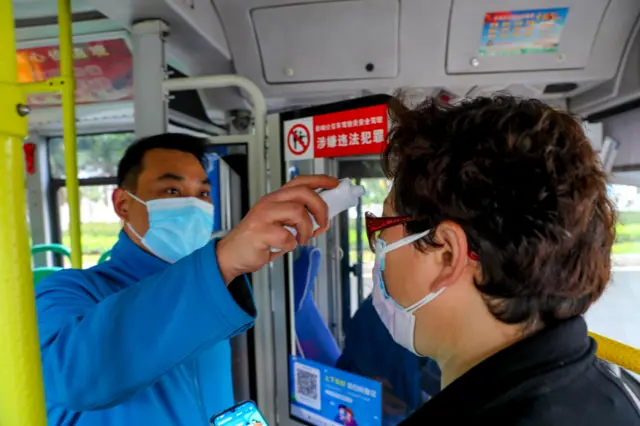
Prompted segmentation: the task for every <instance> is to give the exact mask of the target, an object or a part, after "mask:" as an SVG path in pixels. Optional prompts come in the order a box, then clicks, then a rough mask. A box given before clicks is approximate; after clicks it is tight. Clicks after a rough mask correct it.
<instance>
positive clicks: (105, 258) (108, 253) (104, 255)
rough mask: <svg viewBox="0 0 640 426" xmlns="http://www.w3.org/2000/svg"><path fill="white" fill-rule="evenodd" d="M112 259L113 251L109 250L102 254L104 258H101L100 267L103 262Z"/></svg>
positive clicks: (99, 260)
mask: <svg viewBox="0 0 640 426" xmlns="http://www.w3.org/2000/svg"><path fill="white" fill-rule="evenodd" d="M110 257H111V250H107V251H105V252H104V253H102V256H100V259H98V265H99V264H101V263H102V262H106V261H107V260H109V258H110Z"/></svg>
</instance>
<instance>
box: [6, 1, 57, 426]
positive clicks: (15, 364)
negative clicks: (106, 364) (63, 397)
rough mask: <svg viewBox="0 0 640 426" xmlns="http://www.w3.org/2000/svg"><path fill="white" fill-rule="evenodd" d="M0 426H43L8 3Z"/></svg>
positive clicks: (22, 133)
mask: <svg viewBox="0 0 640 426" xmlns="http://www.w3.org/2000/svg"><path fill="white" fill-rule="evenodd" d="M0 28H1V29H2V30H1V31H0V93H2V96H0V176H2V179H0V193H1V194H2V202H1V203H0V342H2V355H0V425H2V426H44V425H46V422H47V420H46V411H45V404H44V390H43V387H42V371H41V363H40V349H39V348H40V346H39V343H38V329H37V325H36V309H35V298H34V291H33V277H32V274H31V263H30V255H29V234H28V233H27V219H26V217H27V212H26V205H27V200H26V191H25V175H24V157H23V154H22V142H23V140H24V138H25V137H26V136H27V120H26V118H25V117H24V115H25V113H26V112H27V111H26V110H20V109H19V107H20V106H21V107H24V104H25V103H26V100H25V95H24V93H23V92H22V89H21V88H20V86H19V85H18V72H17V63H16V44H15V34H14V23H13V6H12V0H0Z"/></svg>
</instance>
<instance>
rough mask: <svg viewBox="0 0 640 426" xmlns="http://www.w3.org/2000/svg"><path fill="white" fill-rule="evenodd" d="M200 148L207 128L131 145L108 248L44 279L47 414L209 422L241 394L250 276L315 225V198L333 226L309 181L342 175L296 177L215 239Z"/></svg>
mask: <svg viewBox="0 0 640 426" xmlns="http://www.w3.org/2000/svg"><path fill="white" fill-rule="evenodd" d="M204 155H205V142H204V141H203V140H200V139H197V138H194V137H191V136H187V135H180V134H163V135H158V136H154V137H150V138H146V139H142V140H140V141H138V142H136V143H135V144H133V145H131V146H130V147H129V149H128V150H127V151H126V153H125V155H124V157H123V158H122V160H121V162H120V164H119V167H118V189H117V190H116V191H115V192H114V195H113V202H114V203H113V204H114V207H115V210H116V213H117V214H118V216H119V217H120V218H121V219H122V221H123V223H124V227H123V230H122V232H121V233H120V237H119V240H118V242H117V244H116V245H115V246H114V248H113V250H112V254H111V260H110V261H108V262H105V263H103V264H101V265H98V266H95V267H93V268H91V269H88V270H64V271H61V272H59V273H56V274H54V275H52V276H50V277H49V278H47V279H45V280H43V281H42V282H40V284H38V287H37V288H36V297H37V300H36V302H37V311H38V325H39V332H40V346H41V350H42V362H43V371H44V381H45V390H46V400H47V413H48V420H49V424H50V425H77V426H84V425H87V426H88V425H91V426H97V425H103V426H110V425H114V426H115V425H118V426H121V425H154V426H174V425H184V426H194V425H200V426H205V425H207V424H208V421H209V418H210V417H211V416H212V415H214V414H215V413H217V412H219V411H221V410H223V409H225V408H227V407H228V406H230V405H232V404H233V402H234V401H233V396H232V395H233V392H232V384H231V373H230V372H231V360H230V348H229V342H228V340H229V338H231V337H233V336H234V335H237V334H239V333H242V332H244V331H245V330H247V329H248V328H249V327H251V326H252V325H253V321H254V319H255V317H256V315H257V312H256V308H255V306H254V304H253V299H252V296H251V290H250V288H249V286H248V284H247V283H246V281H245V279H244V278H243V277H242V276H243V274H246V273H250V272H254V271H257V270H258V269H260V268H262V267H263V266H264V265H266V264H267V263H268V262H269V261H270V260H272V259H273V258H274V257H276V256H280V255H281V254H282V253H284V252H286V251H289V250H292V249H293V248H295V246H296V244H297V243H301V244H305V243H306V242H307V241H308V240H309V238H311V237H312V235H313V233H312V223H311V220H310V219H309V215H308V213H307V209H308V211H310V212H311V213H312V214H313V215H314V217H315V218H316V220H317V222H318V223H319V224H321V226H322V227H321V229H319V230H318V231H316V234H318V233H320V232H323V231H325V230H326V227H327V226H328V220H327V206H326V204H325V203H324V201H322V199H321V198H320V197H319V196H318V195H317V194H316V193H315V192H314V190H315V189H318V188H332V187H334V186H336V185H337V183H338V182H337V180H336V179H334V178H330V177H327V176H306V177H301V178H298V179H296V180H295V181H292V182H291V183H290V184H289V185H287V186H285V187H283V188H282V189H280V190H278V191H275V192H274V193H271V194H269V195H267V196H265V197H263V198H262V199H261V200H260V201H259V202H258V203H257V204H256V205H255V206H253V208H252V210H251V211H250V212H249V213H248V214H247V216H246V217H245V218H244V219H243V221H242V222H241V223H240V224H239V225H238V227H236V228H235V229H233V230H232V231H231V232H230V233H229V235H228V236H227V237H225V238H224V239H223V240H220V241H219V242H218V241H211V231H212V224H213V223H212V222H213V206H212V205H211V199H210V196H209V190H210V185H209V182H208V181H207V176H206V173H205V168H204V167H203V165H204V162H205V156H204ZM283 225H290V226H294V227H295V228H296V229H297V230H298V232H297V241H296V238H294V237H293V236H292V234H291V233H289V232H288V231H287V230H285V229H284V228H283ZM270 247H275V248H279V249H281V250H282V251H281V252H279V253H275V254H274V253H271V252H270V250H269V248H270Z"/></svg>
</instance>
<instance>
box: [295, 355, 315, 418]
mask: <svg viewBox="0 0 640 426" xmlns="http://www.w3.org/2000/svg"><path fill="white" fill-rule="evenodd" d="M293 371H294V376H293V377H294V379H293V382H294V386H295V397H296V401H298V402H299V403H301V404H304V405H306V406H308V407H311V408H314V409H316V410H320V408H321V405H322V402H321V398H320V370H318V369H317V368H313V367H309V366H308V365H304V364H300V363H297V362H296V363H295V364H294V365H293Z"/></svg>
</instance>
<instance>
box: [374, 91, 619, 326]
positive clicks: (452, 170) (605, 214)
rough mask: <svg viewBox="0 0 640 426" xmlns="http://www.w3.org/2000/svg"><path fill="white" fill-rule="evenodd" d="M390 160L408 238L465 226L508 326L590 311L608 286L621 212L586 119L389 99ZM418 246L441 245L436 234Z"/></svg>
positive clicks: (523, 102) (537, 107) (489, 297)
mask: <svg viewBox="0 0 640 426" xmlns="http://www.w3.org/2000/svg"><path fill="white" fill-rule="evenodd" d="M389 109H390V115H391V118H392V123H393V126H392V129H391V131H390V134H389V145H388V147H387V148H386V150H385V152H384V154H383V167H384V169H385V173H386V174H387V176H388V177H389V178H390V179H392V180H393V191H394V192H393V194H394V197H393V205H394V207H395V210H396V212H397V213H398V214H399V215H403V216H404V215H406V216H410V217H411V218H413V219H414V221H412V222H409V223H407V224H406V225H405V227H406V229H407V232H409V233H410V234H414V233H418V232H421V231H424V230H426V229H435V228H436V227H437V226H438V224H440V223H442V222H443V221H446V220H450V221H453V222H455V223H457V224H459V225H460V226H461V227H462V229H463V230H464V231H465V233H466V235H467V239H468V241H469V245H470V247H471V249H472V250H474V251H475V252H477V254H478V256H479V261H480V264H481V267H482V279H481V280H478V281H476V283H475V284H476V287H477V288H478V290H479V291H480V292H481V293H482V294H483V297H484V299H485V302H486V303H487V306H488V308H489V310H490V311H491V313H492V314H493V315H494V316H495V317H496V318H497V319H498V320H500V321H502V322H504V323H508V324H520V323H524V324H527V325H534V324H538V323H540V322H542V325H549V324H551V323H554V322H557V321H560V320H563V319H567V318H571V317H574V316H577V315H581V314H583V313H584V312H586V310H587V309H588V308H589V306H591V304H592V303H593V302H595V301H596V300H597V299H598V298H599V297H600V296H601V295H602V293H603V291H604V289H605V287H606V285H607V283H608V282H609V275H610V266H611V247H612V245H613V242H614V239H615V223H616V217H615V210H614V206H613V204H612V202H611V200H610V199H609V198H608V196H607V182H606V175H605V172H604V171H603V169H602V167H601V165H600V163H599V161H598V160H597V156H596V154H595V152H594V150H593V149H592V147H591V144H590V143H589V140H588V139H587V138H586V136H585V134H584V131H583V128H582V126H581V125H580V122H579V121H578V120H577V119H576V118H574V117H573V116H571V115H570V114H568V113H566V112H563V111H558V110H555V109H553V108H552V107H550V106H548V105H546V104H544V103H542V102H540V101H538V100H533V99H518V98H514V97H510V96H495V97H490V98H489V97H482V98H476V99H472V100H464V101H462V102H460V103H457V104H455V105H453V106H444V105H441V104H438V103H437V102H435V101H434V100H432V99H427V100H426V101H424V102H423V103H421V104H420V105H418V106H417V107H416V108H413V109H411V108H408V107H407V106H406V105H405V104H404V103H403V102H402V100H401V99H400V98H399V97H396V98H392V100H391V101H390V104H389ZM416 244H417V246H418V248H419V249H420V250H426V249H428V248H429V246H431V247H435V246H438V243H437V242H436V241H435V240H434V233H433V232H432V233H430V235H427V236H426V237H425V238H424V239H422V240H420V241H418V242H417V243H416Z"/></svg>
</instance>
